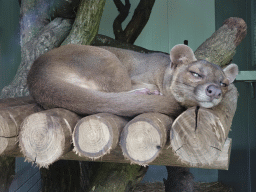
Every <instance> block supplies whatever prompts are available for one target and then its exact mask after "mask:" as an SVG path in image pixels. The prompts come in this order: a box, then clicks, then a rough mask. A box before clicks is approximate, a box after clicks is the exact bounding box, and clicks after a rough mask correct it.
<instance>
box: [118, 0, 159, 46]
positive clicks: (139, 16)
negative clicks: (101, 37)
mask: <svg viewBox="0 0 256 192" xmlns="http://www.w3.org/2000/svg"><path fill="white" fill-rule="evenodd" d="M114 2H115V4H116V7H117V9H118V11H119V13H120V14H119V15H118V16H117V17H116V19H115V21H114V23H113V30H114V34H115V39H116V40H119V41H122V42H126V43H130V44H133V43H134V42H135V40H136V39H137V37H138V36H139V35H140V33H141V31H142V30H143V28H144V27H145V25H146V24H147V22H148V19H149V17H150V14H151V10H152V8H153V5H154V3H155V0H141V1H140V3H139V5H138V6H137V8H136V9H135V11H134V14H133V17H132V19H131V21H130V22H129V24H128V25H127V26H126V28H125V30H123V29H122V22H123V21H124V20H125V19H126V17H127V16H128V14H129V10H130V3H129V0H126V1H125V5H123V4H122V2H121V1H120V0H115V1H114Z"/></svg>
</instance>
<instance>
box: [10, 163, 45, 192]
mask: <svg viewBox="0 0 256 192" xmlns="http://www.w3.org/2000/svg"><path fill="white" fill-rule="evenodd" d="M38 172H39V173H40V171H39V169H38V168H35V167H32V166H31V165H28V166H27V167H26V168H24V169H23V170H22V171H20V172H18V173H17V174H16V175H15V176H14V179H13V181H12V184H11V186H10V188H9V191H12V192H13V191H17V190H18V189H19V188H21V187H22V185H25V183H26V182H27V181H28V180H30V179H31V177H33V176H34V175H36V174H37V173H38ZM27 184H31V183H27ZM32 186H33V185H32ZM32 186H30V188H31V187H32Z"/></svg>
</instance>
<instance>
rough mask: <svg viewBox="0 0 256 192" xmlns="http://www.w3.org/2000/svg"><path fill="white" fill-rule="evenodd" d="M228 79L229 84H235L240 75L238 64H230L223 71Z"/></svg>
mask: <svg viewBox="0 0 256 192" xmlns="http://www.w3.org/2000/svg"><path fill="white" fill-rule="evenodd" d="M223 72H224V73H225V75H226V77H227V78H228V81H229V83H233V81H234V80H235V78H236V76H237V75H238V66H237V65H236V64H233V63H232V64H230V65H228V66H227V67H225V68H224V69H223Z"/></svg>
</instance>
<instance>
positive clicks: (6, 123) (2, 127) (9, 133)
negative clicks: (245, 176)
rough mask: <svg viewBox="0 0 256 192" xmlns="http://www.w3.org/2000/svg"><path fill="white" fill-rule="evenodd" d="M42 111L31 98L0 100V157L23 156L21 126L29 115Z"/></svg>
mask: <svg viewBox="0 0 256 192" xmlns="http://www.w3.org/2000/svg"><path fill="white" fill-rule="evenodd" d="M41 110H42V109H41V108H40V107H39V106H38V105H37V104H36V103H35V102H34V100H32V99H31V98H30V97H22V98H9V99H2V100H0V155H6V156H20V155H21V153H20V149H19V147H18V136H19V126H20V124H21V123H22V122H23V120H24V119H25V118H26V117H27V116H28V115H30V114H33V113H35V112H38V111H41Z"/></svg>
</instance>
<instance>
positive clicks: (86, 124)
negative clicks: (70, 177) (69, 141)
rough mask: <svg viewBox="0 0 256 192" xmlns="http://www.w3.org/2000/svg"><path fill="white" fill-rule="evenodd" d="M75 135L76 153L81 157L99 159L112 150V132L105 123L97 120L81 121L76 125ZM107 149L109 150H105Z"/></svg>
mask: <svg viewBox="0 0 256 192" xmlns="http://www.w3.org/2000/svg"><path fill="white" fill-rule="evenodd" d="M74 135H75V137H74V145H75V148H74V151H75V152H76V153H78V154H79V155H80V156H89V157H91V158H92V159H97V158H99V157H101V156H102V155H104V154H106V153H108V152H109V150H110V146H111V142H110V141H111V138H112V136H111V133H110V130H109V128H108V126H107V125H106V124H105V123H103V122H100V121H98V120H97V119H89V120H87V119H86V120H84V121H80V122H79V123H78V124H77V125H76V128H75V131H74ZM106 148H107V150H104V149H106Z"/></svg>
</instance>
